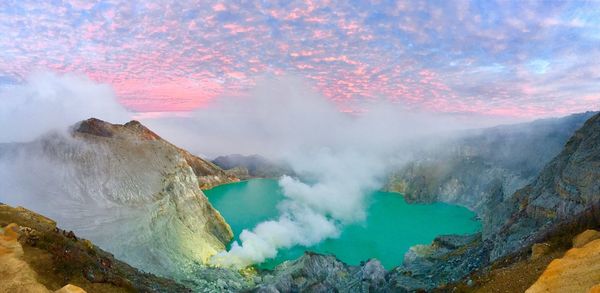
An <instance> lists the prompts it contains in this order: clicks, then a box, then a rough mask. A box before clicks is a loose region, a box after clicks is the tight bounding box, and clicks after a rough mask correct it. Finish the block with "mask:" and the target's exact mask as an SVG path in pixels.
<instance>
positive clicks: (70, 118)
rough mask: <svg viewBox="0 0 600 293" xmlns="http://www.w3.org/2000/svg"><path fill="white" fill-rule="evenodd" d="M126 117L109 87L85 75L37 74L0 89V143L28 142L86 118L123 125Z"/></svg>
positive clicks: (124, 111)
mask: <svg viewBox="0 0 600 293" xmlns="http://www.w3.org/2000/svg"><path fill="white" fill-rule="evenodd" d="M129 116H130V115H129V113H128V112H127V111H126V110H125V109H124V108H123V106H121V105H120V104H119V103H118V102H117V99H116V96H115V94H114V92H113V90H112V89H111V87H110V86H108V85H104V84H98V83H95V82H93V81H91V80H90V79H88V78H87V77H85V76H78V75H70V74H69V75H58V74H55V73H49V72H40V73H36V74H33V75H31V76H30V77H29V78H28V79H27V80H26V82H25V83H22V84H10V85H5V86H3V87H0V142H23V141H29V140H32V139H34V138H36V137H38V136H39V135H41V134H44V133H46V132H48V131H51V130H59V131H62V130H65V129H67V127H69V126H71V125H73V124H74V123H76V122H78V121H81V120H83V119H87V118H90V117H99V118H102V119H106V120H108V121H112V122H124V121H126V120H127V119H128V118H129Z"/></svg>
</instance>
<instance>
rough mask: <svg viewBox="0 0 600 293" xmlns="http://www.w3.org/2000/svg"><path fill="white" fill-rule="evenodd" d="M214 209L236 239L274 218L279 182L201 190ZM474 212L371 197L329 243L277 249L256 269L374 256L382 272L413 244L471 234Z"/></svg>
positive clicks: (261, 181)
mask: <svg viewBox="0 0 600 293" xmlns="http://www.w3.org/2000/svg"><path fill="white" fill-rule="evenodd" d="M204 193H205V194H206V195H207V197H208V199H209V200H210V202H211V203H212V204H213V206H214V207H215V208H216V209H217V210H219V212H221V214H222V215H223V217H225V220H226V221H227V222H228V223H229V225H231V229H232V230H233V233H234V234H235V239H234V240H238V237H239V235H240V233H241V232H242V230H243V229H252V228H254V227H255V226H256V224H258V223H260V222H262V221H264V220H269V219H276V218H277V217H278V210H277V207H276V206H277V203H278V202H280V201H281V200H283V199H284V196H283V194H282V191H281V189H280V188H279V185H278V183H277V180H272V179H252V180H249V181H244V182H238V183H232V184H226V185H221V186H217V187H215V188H213V189H211V190H206V191H205V192H204ZM474 217H475V214H474V213H473V212H471V211H469V210H468V209H466V208H464V207H460V206H455V205H449V204H445V203H435V204H427V205H423V204H407V203H406V202H405V201H404V199H403V198H402V196H401V195H399V194H397V193H390V192H382V191H378V192H374V193H373V194H372V195H371V196H370V197H369V207H368V215H367V219H366V220H365V221H364V222H360V223H355V224H351V225H347V226H345V227H344V230H343V231H342V233H341V235H340V237H339V238H336V239H328V240H325V241H323V242H321V243H319V244H317V245H314V246H311V247H293V248H290V249H284V250H280V251H279V253H278V255H277V257H276V258H275V259H271V260H268V261H266V262H264V263H262V264H260V265H259V267H261V268H268V269H271V268H273V267H275V266H276V265H278V264H280V263H282V262H283V261H285V260H291V259H295V258H298V257H299V256H301V255H302V254H303V253H304V251H307V250H308V251H314V252H319V253H323V254H335V255H336V256H337V258H338V259H340V260H342V261H344V262H346V263H348V264H352V265H357V264H359V263H360V262H361V261H364V260H367V259H369V258H377V259H379V260H380V261H381V263H382V264H383V266H384V267H385V268H386V269H391V268H393V267H395V266H398V265H400V264H401V263H402V259H403V258H404V253H406V251H408V249H409V248H410V247H411V246H413V245H416V244H429V243H431V241H432V240H433V239H434V238H435V236H437V235H441V234H470V233H474V232H477V231H478V230H479V229H480V227H481V225H480V223H479V222H478V221H477V220H475V219H474Z"/></svg>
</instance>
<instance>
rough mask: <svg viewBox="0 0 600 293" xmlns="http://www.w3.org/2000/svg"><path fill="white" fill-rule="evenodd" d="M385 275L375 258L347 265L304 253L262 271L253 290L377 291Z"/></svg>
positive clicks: (382, 284)
mask: <svg viewBox="0 0 600 293" xmlns="http://www.w3.org/2000/svg"><path fill="white" fill-rule="evenodd" d="M385 275H386V271H385V269H384V268H383V266H382V265H381V263H380V262H379V261H378V260H369V261H367V262H366V263H364V264H362V265H360V266H349V265H346V264H344V263H343V262H341V261H339V260H337V259H336V258H335V257H334V256H325V255H319V254H314V253H306V254H304V256H302V257H300V258H299V259H297V260H294V261H288V262H285V263H283V264H281V265H279V266H278V267H277V268H276V269H275V271H274V272H272V273H267V274H266V275H264V276H263V277H262V282H261V284H260V285H259V286H258V287H257V288H256V292H379V291H383V290H384V289H385V286H386V280H385Z"/></svg>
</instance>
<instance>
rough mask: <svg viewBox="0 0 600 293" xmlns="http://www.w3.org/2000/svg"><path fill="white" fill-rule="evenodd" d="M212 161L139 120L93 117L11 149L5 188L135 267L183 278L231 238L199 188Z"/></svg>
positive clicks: (4, 168)
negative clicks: (112, 120)
mask: <svg viewBox="0 0 600 293" xmlns="http://www.w3.org/2000/svg"><path fill="white" fill-rule="evenodd" d="M205 167H206V168H207V169H206V170H208V171H210V170H211V169H210V168H213V169H214V168H216V167H214V165H212V164H210V163H208V162H206V161H204V160H202V159H200V158H197V157H194V156H192V155H190V154H189V153H187V152H185V151H183V150H181V149H179V148H176V147H174V146H173V145H172V144H170V143H168V142H166V141H164V140H163V139H161V138H160V137H159V136H158V135H156V134H155V133H153V132H151V131H149V130H148V129H146V128H145V127H143V126H142V125H141V124H139V123H138V122H135V121H132V122H129V123H127V124H125V125H116V124H110V123H107V122H104V121H101V120H97V119H89V120H86V121H83V122H81V123H79V124H78V125H75V126H74V127H73V129H72V131H71V133H70V134H67V135H61V134H49V135H46V136H44V137H42V138H40V139H38V140H36V141H33V142H31V143H25V144H20V145H13V147H11V148H8V149H4V151H3V153H2V155H0V177H1V178H3V180H5V181H4V182H7V184H2V186H0V197H1V198H2V199H3V201H6V202H7V203H10V204H14V205H22V206H27V207H28V208H31V209H33V210H35V211H38V212H41V213H43V214H45V215H48V216H50V217H51V218H52V219H55V220H57V221H58V222H59V223H60V225H61V226H63V227H65V228H67V229H70V230H73V231H76V232H77V234H79V235H81V236H83V237H85V238H88V239H90V240H92V241H94V243H96V244H98V245H99V246H100V247H102V248H103V249H106V250H108V251H110V252H112V253H114V254H115V255H116V256H117V257H118V258H120V259H123V260H125V261H127V262H128V263H130V264H131V265H134V266H135V267H138V268H141V269H144V270H147V271H150V272H153V273H156V274H160V275H163V276H170V277H174V278H179V277H181V276H187V275H189V274H190V272H192V271H193V270H194V268H195V267H196V266H198V265H199V264H201V263H204V262H206V261H207V260H208V258H209V257H210V256H211V255H213V254H215V253H217V252H218V251H221V250H223V249H225V245H226V244H227V243H228V242H229V241H230V240H231V238H232V232H231V229H230V227H229V225H228V224H227V223H226V222H225V220H224V219H223V218H222V217H221V215H220V214H219V213H218V212H217V211H216V210H215V209H214V208H213V207H212V206H211V205H210V203H209V202H208V200H207V198H206V197H205V196H204V194H203V193H202V191H201V190H200V188H199V185H200V184H199V181H198V180H199V178H201V177H202V176H213V175H205V174H209V173H201V172H205V171H206V170H205V169H203V168H205ZM219 170H220V169H219ZM194 171H196V172H198V173H194ZM211 172H212V171H211ZM221 172H222V170H221ZM203 174H204V175H203Z"/></svg>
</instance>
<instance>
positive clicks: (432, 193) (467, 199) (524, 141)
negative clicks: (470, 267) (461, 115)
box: [386, 112, 594, 216]
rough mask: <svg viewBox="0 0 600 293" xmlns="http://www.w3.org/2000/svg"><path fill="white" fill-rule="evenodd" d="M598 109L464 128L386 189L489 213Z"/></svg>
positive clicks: (397, 175) (402, 172)
mask: <svg viewBox="0 0 600 293" xmlns="http://www.w3.org/2000/svg"><path fill="white" fill-rule="evenodd" d="M593 114H594V113H593V112H587V113H581V114H574V115H571V116H567V117H563V118H559V119H546V120H538V121H534V122H531V123H522V124H516V125H506V126H498V127H494V128H488V129H484V130H481V131H472V132H468V133H465V134H464V135H463V136H462V137H461V138H459V139H456V140H454V141H450V142H448V143H446V144H444V147H443V149H435V148H434V149H433V150H429V151H425V152H424V153H423V154H421V155H420V158H419V159H417V160H415V161H413V162H411V163H409V164H407V165H406V166H404V167H403V168H401V169H399V170H396V171H395V172H393V173H392V175H391V177H390V179H389V182H388V184H387V186H386V189H388V190H390V191H397V192H400V193H403V194H404V196H405V198H406V199H407V201H409V202H435V201H442V202H448V203H454V204H459V205H462V206H465V207H468V208H470V209H472V210H474V211H476V212H477V213H478V214H479V215H480V216H482V215H484V214H485V213H487V208H488V207H489V205H490V203H491V204H493V203H494V202H498V201H503V200H504V199H505V198H508V197H510V196H511V195H512V194H513V193H514V192H515V191H516V190H518V189H519V188H522V187H523V186H525V185H526V184H527V183H529V182H531V181H532V180H533V179H534V178H535V177H536V176H537V175H538V173H539V171H540V170H541V169H542V168H543V167H544V166H545V165H546V163H548V162H549V161H550V160H551V159H552V158H553V157H554V156H556V155H557V154H558V153H559V152H560V151H561V150H562V148H563V146H564V144H565V143H566V142H567V140H568V139H569V137H571V135H572V134H573V132H574V131H575V130H577V129H578V128H580V127H581V126H582V125H583V123H584V122H585V120H587V119H588V118H589V117H591V116H592V115H593Z"/></svg>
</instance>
